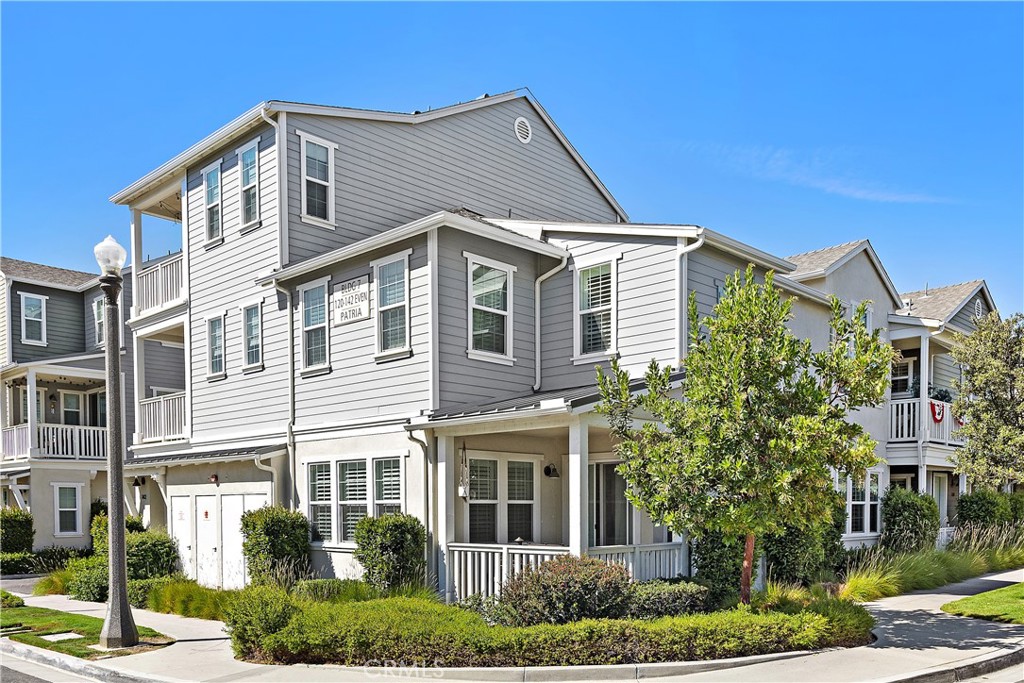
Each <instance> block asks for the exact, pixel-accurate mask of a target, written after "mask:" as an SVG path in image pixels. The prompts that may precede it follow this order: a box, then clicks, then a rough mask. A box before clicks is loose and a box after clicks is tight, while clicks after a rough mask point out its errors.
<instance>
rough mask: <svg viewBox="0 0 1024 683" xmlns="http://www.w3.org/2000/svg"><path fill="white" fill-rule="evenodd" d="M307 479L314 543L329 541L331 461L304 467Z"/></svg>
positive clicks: (330, 524)
mask: <svg viewBox="0 0 1024 683" xmlns="http://www.w3.org/2000/svg"><path fill="white" fill-rule="evenodd" d="M306 471H307V473H308V475H309V476H308V479H309V522H310V525H311V526H312V530H313V542H314V543H330V542H331V541H332V540H333V536H332V535H331V529H332V527H333V523H332V522H331V463H329V462H311V463H309V465H308V466H307V467H306Z"/></svg>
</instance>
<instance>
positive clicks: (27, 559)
mask: <svg viewBox="0 0 1024 683" xmlns="http://www.w3.org/2000/svg"><path fill="white" fill-rule="evenodd" d="M35 570H36V556H35V555H33V554H32V553H0V574H7V575H10V574H31V573H33V572H34V571H35Z"/></svg>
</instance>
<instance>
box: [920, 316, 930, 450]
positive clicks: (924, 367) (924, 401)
mask: <svg viewBox="0 0 1024 683" xmlns="http://www.w3.org/2000/svg"><path fill="white" fill-rule="evenodd" d="M928 342H929V337H928V334H927V333H925V334H922V335H921V358H920V361H921V362H920V363H918V365H920V366H921V367H920V369H919V370H918V377H920V382H919V384H920V386H921V395H920V396H919V397H918V400H919V401H920V407H919V408H918V435H917V438H918V441H922V442H927V441H928V437H929V433H930V432H931V425H932V423H931V414H930V413H931V408H930V407H929V406H928V400H929V399H928V383H929V382H931V377H929V376H928V365H929V363H928Z"/></svg>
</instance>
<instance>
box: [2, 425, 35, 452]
mask: <svg viewBox="0 0 1024 683" xmlns="http://www.w3.org/2000/svg"><path fill="white" fill-rule="evenodd" d="M28 449H29V432H28V425H17V426H14V427H4V428H3V456H4V457H5V458H16V457H19V456H27V455H28Z"/></svg>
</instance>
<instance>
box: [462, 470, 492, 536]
mask: <svg viewBox="0 0 1024 683" xmlns="http://www.w3.org/2000/svg"><path fill="white" fill-rule="evenodd" d="M469 542H470V543H497V542H498V461H497V460H483V459H480V458H471V459H470V461H469Z"/></svg>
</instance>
